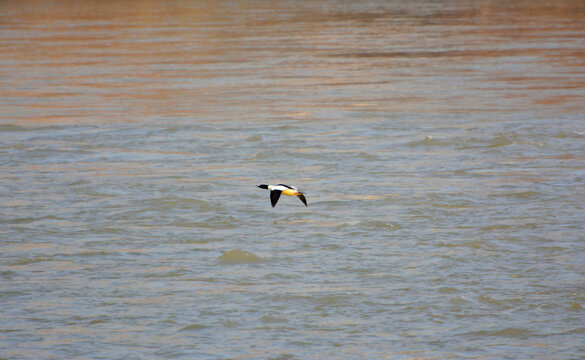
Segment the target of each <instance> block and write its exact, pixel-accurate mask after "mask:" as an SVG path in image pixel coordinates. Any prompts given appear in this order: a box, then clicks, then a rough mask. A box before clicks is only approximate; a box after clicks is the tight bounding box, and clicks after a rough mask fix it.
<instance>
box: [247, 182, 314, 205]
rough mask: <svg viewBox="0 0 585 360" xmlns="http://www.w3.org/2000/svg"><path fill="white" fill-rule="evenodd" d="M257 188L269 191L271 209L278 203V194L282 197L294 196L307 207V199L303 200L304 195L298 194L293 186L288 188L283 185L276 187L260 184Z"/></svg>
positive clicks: (297, 190)
mask: <svg viewBox="0 0 585 360" xmlns="http://www.w3.org/2000/svg"><path fill="white" fill-rule="evenodd" d="M258 187H259V188H260V189H266V190H270V202H271V203H272V207H275V206H276V203H277V202H278V199H279V198H280V194H284V195H288V196H295V195H296V196H297V197H298V198H299V199H301V201H302V202H303V204H305V206H309V205H307V199H305V195H303V193H302V192H300V191H299V189H297V188H296V187H294V186H288V185H284V184H278V185H266V184H262V185H258Z"/></svg>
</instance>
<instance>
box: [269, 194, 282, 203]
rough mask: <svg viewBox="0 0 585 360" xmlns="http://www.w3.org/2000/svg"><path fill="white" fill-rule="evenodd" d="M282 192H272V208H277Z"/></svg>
mask: <svg viewBox="0 0 585 360" xmlns="http://www.w3.org/2000/svg"><path fill="white" fill-rule="evenodd" d="M281 193H282V191H280V190H272V191H270V202H271V203H272V207H275V206H276V203H277V202H278V199H279V198H280V194H281Z"/></svg>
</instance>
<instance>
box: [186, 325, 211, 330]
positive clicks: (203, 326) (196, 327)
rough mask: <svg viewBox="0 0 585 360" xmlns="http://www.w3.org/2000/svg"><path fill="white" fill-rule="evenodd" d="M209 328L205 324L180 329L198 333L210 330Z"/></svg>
mask: <svg viewBox="0 0 585 360" xmlns="http://www.w3.org/2000/svg"><path fill="white" fill-rule="evenodd" d="M208 327H209V326H207V325H203V324H191V325H187V326H185V327H182V328H181V329H179V331H197V330H203V329H206V328H208Z"/></svg>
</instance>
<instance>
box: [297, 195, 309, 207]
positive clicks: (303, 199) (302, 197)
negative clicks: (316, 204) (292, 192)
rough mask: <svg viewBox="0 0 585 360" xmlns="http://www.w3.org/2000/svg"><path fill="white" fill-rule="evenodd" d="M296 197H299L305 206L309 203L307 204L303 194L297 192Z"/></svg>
mask: <svg viewBox="0 0 585 360" xmlns="http://www.w3.org/2000/svg"><path fill="white" fill-rule="evenodd" d="M297 197H298V198H299V199H301V201H302V202H303V204H305V206H307V207H308V206H309V205H308V204H307V199H306V198H305V195H303V194H299V195H297Z"/></svg>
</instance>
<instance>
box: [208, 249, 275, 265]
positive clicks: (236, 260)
mask: <svg viewBox="0 0 585 360" xmlns="http://www.w3.org/2000/svg"><path fill="white" fill-rule="evenodd" d="M218 260H219V262H220V263H222V264H227V265H238V264H257V263H261V262H263V261H264V260H265V259H264V258H263V257H261V256H258V255H256V254H252V253H250V252H247V251H244V250H230V251H226V252H224V253H223V255H221V256H220V257H219V258H218Z"/></svg>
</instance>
